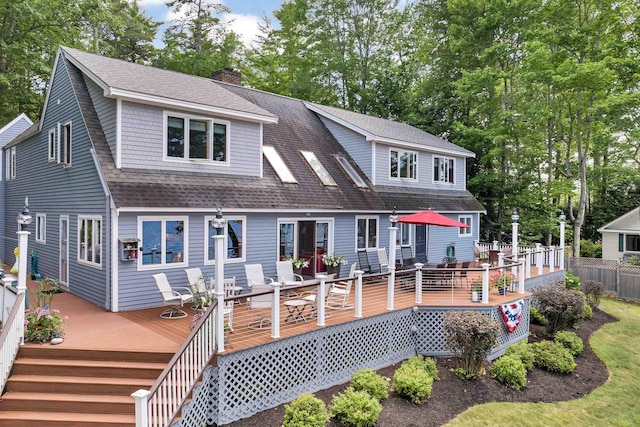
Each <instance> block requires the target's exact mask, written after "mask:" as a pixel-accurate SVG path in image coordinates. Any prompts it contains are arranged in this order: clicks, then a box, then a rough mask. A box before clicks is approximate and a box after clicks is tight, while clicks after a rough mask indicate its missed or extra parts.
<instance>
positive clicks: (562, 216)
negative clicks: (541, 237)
mask: <svg viewBox="0 0 640 427" xmlns="http://www.w3.org/2000/svg"><path fill="white" fill-rule="evenodd" d="M566 219H567V216H566V215H565V214H564V212H561V213H560V261H559V263H560V266H559V267H560V268H561V269H564V246H565V242H564V221H565V220H566Z"/></svg>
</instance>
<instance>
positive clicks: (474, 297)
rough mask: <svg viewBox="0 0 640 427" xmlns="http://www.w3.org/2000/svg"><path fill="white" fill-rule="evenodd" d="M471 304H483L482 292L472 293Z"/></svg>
mask: <svg viewBox="0 0 640 427" xmlns="http://www.w3.org/2000/svg"><path fill="white" fill-rule="evenodd" d="M471 302H482V291H481V290H480V291H471Z"/></svg>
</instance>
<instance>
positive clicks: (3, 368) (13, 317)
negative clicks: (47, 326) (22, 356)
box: [0, 292, 26, 393]
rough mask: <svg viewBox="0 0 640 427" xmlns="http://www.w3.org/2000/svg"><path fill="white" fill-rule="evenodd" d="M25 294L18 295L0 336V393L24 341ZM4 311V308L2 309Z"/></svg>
mask: <svg viewBox="0 0 640 427" xmlns="http://www.w3.org/2000/svg"><path fill="white" fill-rule="evenodd" d="M25 296H26V295H25V293H24V292H21V293H19V294H18V297H17V298H16V301H15V303H14V304H13V308H12V309H11V312H10V313H9V317H8V318H7V321H6V323H4V324H3V325H2V334H0V361H2V363H0V393H1V392H2V390H4V386H5V384H6V383H7V378H9V374H10V373H11V368H12V367H13V362H14V361H15V359H16V356H17V354H18V350H19V349H20V345H22V343H23V341H24V310H25V308H24V307H25ZM2 310H5V307H2Z"/></svg>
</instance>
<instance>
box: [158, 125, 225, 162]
mask: <svg viewBox="0 0 640 427" xmlns="http://www.w3.org/2000/svg"><path fill="white" fill-rule="evenodd" d="M165 117H166V123H167V126H166V139H165V140H166V151H165V154H166V158H167V159H184V160H205V161H213V162H226V161H227V158H228V150H229V143H228V140H229V132H228V127H229V124H228V123H227V122H222V121H218V120H215V121H214V120H212V119H208V118H204V117H192V116H183V115H173V114H171V115H166V116H165Z"/></svg>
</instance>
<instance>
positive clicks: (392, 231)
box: [387, 206, 398, 310]
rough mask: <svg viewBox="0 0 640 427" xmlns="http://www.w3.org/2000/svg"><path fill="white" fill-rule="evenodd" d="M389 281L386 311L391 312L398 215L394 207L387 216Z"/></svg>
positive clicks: (394, 278)
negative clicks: (389, 224) (388, 224)
mask: <svg viewBox="0 0 640 427" xmlns="http://www.w3.org/2000/svg"><path fill="white" fill-rule="evenodd" d="M389 222H390V223H391V226H390V227H389V267H388V270H389V279H388V282H387V310H393V306H394V290H395V289H394V288H395V284H396V236H397V235H398V215H396V207H395V206H394V207H393V211H392V212H391V215H389Z"/></svg>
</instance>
